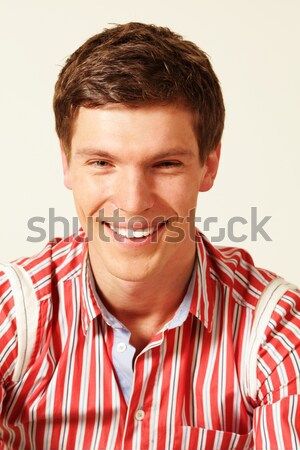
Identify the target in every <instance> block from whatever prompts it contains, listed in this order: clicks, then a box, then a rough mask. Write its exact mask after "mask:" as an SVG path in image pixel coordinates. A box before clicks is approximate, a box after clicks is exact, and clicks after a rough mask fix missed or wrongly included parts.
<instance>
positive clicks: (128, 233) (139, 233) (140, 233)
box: [110, 225, 155, 239]
mask: <svg viewBox="0 0 300 450" xmlns="http://www.w3.org/2000/svg"><path fill="white" fill-rule="evenodd" d="M110 228H111V229H112V230H113V231H114V232H115V233H117V234H120V235H121V236H124V237H127V238H128V239H134V238H136V239H138V238H142V237H147V236H149V235H150V234H152V233H154V231H155V228H149V229H147V230H130V229H129V228H115V227H113V226H112V225H110Z"/></svg>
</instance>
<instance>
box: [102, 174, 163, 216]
mask: <svg viewBox="0 0 300 450" xmlns="http://www.w3.org/2000/svg"><path fill="white" fill-rule="evenodd" d="M113 191H114V192H113V196H112V199H111V200H112V203H113V204H114V207H115V208H117V209H120V210H122V211H124V212H126V213H129V214H130V215H141V213H143V212H144V211H147V210H148V209H150V208H151V207H152V206H153V203H154V194H153V192H152V186H151V180H150V179H149V178H148V177H147V175H146V174H145V173H144V172H143V171H142V170H137V169H133V168H131V169H128V170H123V171H122V173H120V174H119V176H118V178H117V179H116V180H115V186H114V189H113Z"/></svg>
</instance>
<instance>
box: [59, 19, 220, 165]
mask: <svg viewBox="0 0 300 450" xmlns="http://www.w3.org/2000/svg"><path fill="white" fill-rule="evenodd" d="M108 103H120V104H123V105H126V106H128V107H141V106H144V105H149V104H161V105H166V104H171V103H174V104H181V105H183V106H185V107H187V108H188V109H190V110H192V111H193V113H195V115H194V117H195V132H196V135H197V141H198V145H199V154H200V160H201V161H203V162H204V161H205V160H206V158H207V156H208V154H209V153H210V152H211V151H213V150H214V149H216V147H217V145H218V144H219V142H220V140H221V137H222V132H223V128H224V117H225V108H224V102H223V97H222V91H221V88H220V84H219V81H218V78H217V76H216V74H215V72H214V70H213V68H212V66H211V63H210V61H209V58H208V56H207V54H206V53H205V52H203V51H202V50H201V49H200V48H198V47H197V45H196V44H194V43H193V42H190V41H187V40H184V39H183V37H182V36H180V35H178V34H176V33H174V32H172V31H171V30H170V29H169V28H166V27H160V26H156V25H147V24H143V23H137V22H130V23H127V24H123V25H115V26H113V27H112V28H107V29H104V31H103V32H101V33H99V34H96V35H95V36H93V37H91V38H90V39H88V40H87V41H86V42H85V43H84V44H83V45H82V46H81V47H79V48H78V50H76V51H75V52H74V53H73V54H72V55H71V56H70V57H69V58H68V59H67V61H66V64H65V66H64V67H63V68H62V70H61V72H60V74H59V77H58V80H57V82H56V85H55V93H54V113H55V120H56V131H57V134H58V137H59V138H60V140H61V141H62V143H63V145H64V148H65V152H66V154H67V157H68V159H69V158H70V150H71V140H72V133H73V125H74V122H75V119H76V117H77V114H78V111H79V108H80V107H81V106H84V107H86V108H97V107H100V106H103V105H106V104H108Z"/></svg>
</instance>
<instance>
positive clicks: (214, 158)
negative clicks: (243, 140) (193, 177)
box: [199, 142, 221, 192]
mask: <svg viewBox="0 0 300 450" xmlns="http://www.w3.org/2000/svg"><path fill="white" fill-rule="evenodd" d="M220 154H221V142H220V143H219V144H218V146H217V147H216V149H215V150H213V151H212V152H211V153H210V154H209V155H208V157H207V159H206V161H205V163H204V169H205V172H204V176H203V178H202V180H201V183H200V187H199V192H206V191H209V189H211V188H212V186H213V184H214V181H215V178H216V175H217V172H218V167H219V161H220Z"/></svg>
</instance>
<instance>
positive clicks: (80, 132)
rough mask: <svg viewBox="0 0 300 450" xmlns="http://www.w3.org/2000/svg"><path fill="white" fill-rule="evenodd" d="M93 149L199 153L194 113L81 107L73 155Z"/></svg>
mask: <svg viewBox="0 0 300 450" xmlns="http://www.w3.org/2000/svg"><path fill="white" fill-rule="evenodd" d="M124 146H125V148H124ZM94 147H99V148H101V149H103V150H109V151H112V150H115V151H123V152H124V151H130V150H134V151H139V152H141V150H143V152H151V151H156V150H160V151H161V150H166V148H175V147H178V148H179V147H180V148H185V149H190V150H196V151H198V143H197V137H196V133H195V129H194V115H193V112H192V111H190V110H188V109H186V108H184V107H182V106H176V105H165V106H162V105H151V106H142V107H136V108H132V107H127V106H124V105H120V104H110V105H105V106H103V107H99V108H93V109H91V108H85V107H81V108H80V109H79V112H78V115H77V117H76V119H75V122H74V128H73V136H72V141H71V149H72V154H74V153H76V152H79V151H81V150H82V149H83V148H94Z"/></svg>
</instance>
